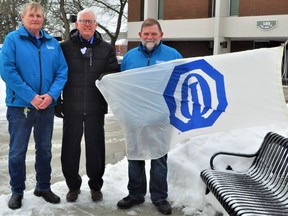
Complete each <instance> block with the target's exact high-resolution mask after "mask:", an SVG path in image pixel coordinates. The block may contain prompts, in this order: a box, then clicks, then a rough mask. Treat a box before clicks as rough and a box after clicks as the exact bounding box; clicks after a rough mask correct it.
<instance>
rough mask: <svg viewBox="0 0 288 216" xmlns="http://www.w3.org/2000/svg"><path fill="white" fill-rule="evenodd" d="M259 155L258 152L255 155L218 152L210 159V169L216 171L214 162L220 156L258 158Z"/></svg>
mask: <svg viewBox="0 0 288 216" xmlns="http://www.w3.org/2000/svg"><path fill="white" fill-rule="evenodd" d="M257 154H258V152H256V153H254V154H242V153H233V152H217V153H215V154H213V155H212V157H211V158H210V167H211V169H213V170H214V169H215V167H214V163H213V162H214V159H215V157H216V156H218V155H228V156H237V157H246V158H251V157H255V156H257Z"/></svg>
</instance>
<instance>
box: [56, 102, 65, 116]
mask: <svg viewBox="0 0 288 216" xmlns="http://www.w3.org/2000/svg"><path fill="white" fill-rule="evenodd" d="M55 116H56V117H58V118H63V117H64V114H63V100H62V98H61V97H59V98H58V100H57V105H56V106H55Z"/></svg>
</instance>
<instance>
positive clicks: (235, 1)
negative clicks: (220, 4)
mask: <svg viewBox="0 0 288 216" xmlns="http://www.w3.org/2000/svg"><path fill="white" fill-rule="evenodd" d="M238 11H239V0H230V16H238Z"/></svg>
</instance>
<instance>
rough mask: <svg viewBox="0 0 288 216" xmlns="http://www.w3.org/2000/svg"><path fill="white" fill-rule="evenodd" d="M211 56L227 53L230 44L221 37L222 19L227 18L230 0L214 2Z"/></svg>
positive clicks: (227, 39) (228, 40)
mask: <svg viewBox="0 0 288 216" xmlns="http://www.w3.org/2000/svg"><path fill="white" fill-rule="evenodd" d="M215 2H216V5H215V26H214V46H213V55H217V54H222V53H229V52H230V48H231V42H230V39H229V38H224V37H223V29H224V28H225V26H224V18H225V17H227V16H229V10H230V9H229V6H230V0H216V1H215Z"/></svg>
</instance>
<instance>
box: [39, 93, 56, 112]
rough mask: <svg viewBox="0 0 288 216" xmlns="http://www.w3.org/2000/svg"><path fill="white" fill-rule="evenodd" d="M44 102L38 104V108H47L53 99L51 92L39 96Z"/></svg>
mask: <svg viewBox="0 0 288 216" xmlns="http://www.w3.org/2000/svg"><path fill="white" fill-rule="evenodd" d="M39 97H40V98H41V99H42V102H41V103H40V104H39V105H38V109H46V108H47V107H48V106H49V105H50V104H51V103H52V101H53V98H52V97H51V96H50V95H49V94H44V95H40V96H39Z"/></svg>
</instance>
